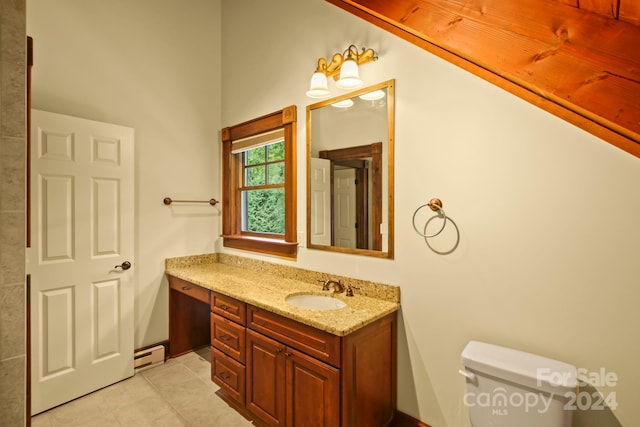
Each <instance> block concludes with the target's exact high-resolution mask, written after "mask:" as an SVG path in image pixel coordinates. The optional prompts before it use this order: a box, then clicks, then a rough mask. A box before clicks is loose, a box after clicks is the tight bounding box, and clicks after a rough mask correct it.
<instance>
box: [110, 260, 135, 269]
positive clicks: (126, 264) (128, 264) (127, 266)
mask: <svg viewBox="0 0 640 427" xmlns="http://www.w3.org/2000/svg"><path fill="white" fill-rule="evenodd" d="M113 268H121V269H122V270H128V269H130V268H131V263H130V262H129V261H125V262H123V263H122V264H120V265H116V266H115V267H113Z"/></svg>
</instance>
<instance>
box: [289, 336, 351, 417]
mask: <svg viewBox="0 0 640 427" xmlns="http://www.w3.org/2000/svg"><path fill="white" fill-rule="evenodd" d="M285 357H286V378H287V386H286V398H287V401H286V402H287V426H301V427H302V426H313V427H336V426H339V425H340V371H339V370H338V369H336V368H334V367H332V366H330V365H328V364H326V363H324V362H321V361H319V360H317V359H314V358H312V357H309V356H307V355H306V354H304V353H300V352H299V351H296V350H294V349H292V348H289V347H287V349H286V350H285Z"/></svg>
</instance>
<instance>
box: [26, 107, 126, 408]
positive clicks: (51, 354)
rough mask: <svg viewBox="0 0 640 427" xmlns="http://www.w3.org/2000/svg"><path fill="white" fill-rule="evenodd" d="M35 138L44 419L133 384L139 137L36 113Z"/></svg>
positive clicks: (33, 267) (32, 254)
mask: <svg viewBox="0 0 640 427" xmlns="http://www.w3.org/2000/svg"><path fill="white" fill-rule="evenodd" d="M31 134H32V154H31V158H32V163H31V206H32V207H31V226H32V242H31V248H30V249H28V251H27V272H28V273H29V274H30V275H31V325H32V326H31V360H32V369H31V372H32V374H31V375H32V379H31V382H32V413H33V414H37V413H39V412H42V411H44V410H46V409H49V408H51V407H54V406H57V405H59V404H61V403H64V402H67V401H69V400H72V399H74V398H76V397H79V396H82V395H85V394H87V393H90V392H92V391H94V390H97V389H99V388H102V387H105V386H107V385H109V384H112V383H115V382H117V381H120V380H122V379H124V378H128V377H130V376H132V375H133V316H134V313H133V294H134V290H133V272H132V270H131V269H126V268H122V267H121V266H122V265H123V263H124V262H125V261H128V262H130V263H131V264H133V263H134V260H133V255H134V216H133V211H134V205H133V194H134V186H133V180H134V162H133V156H134V150H133V149H134V146H133V143H134V132H133V129H131V128H127V127H122V126H116V125H112V124H107V123H101V122H95V121H90V120H84V119H79V118H76V117H69V116H64V115H60V114H54V113H48V112H44V111H38V110H32V128H31ZM116 266H118V267H116ZM125 267H126V265H125Z"/></svg>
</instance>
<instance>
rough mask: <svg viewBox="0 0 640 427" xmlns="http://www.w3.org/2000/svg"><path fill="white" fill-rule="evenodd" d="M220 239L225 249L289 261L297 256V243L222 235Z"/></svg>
mask: <svg viewBox="0 0 640 427" xmlns="http://www.w3.org/2000/svg"><path fill="white" fill-rule="evenodd" d="M222 238H223V242H224V243H223V245H224V246H225V247H227V248H234V249H242V250H245V251H252V252H260V253H264V254H269V255H278V256H282V257H285V258H291V259H296V258H297V255H298V243H297V242H285V241H284V240H277V239H266V238H264V237H253V236H242V235H226V234H223V235H222Z"/></svg>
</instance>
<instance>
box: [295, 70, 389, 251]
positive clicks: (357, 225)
mask: <svg viewBox="0 0 640 427" xmlns="http://www.w3.org/2000/svg"><path fill="white" fill-rule="evenodd" d="M393 107H394V81H393V80H389V81H387V82H383V83H380V84H377V85H375V86H370V87H368V88H364V89H360V90H357V91H355V92H351V93H349V94H346V95H343V96H340V97H336V98H332V99H328V100H324V101H322V102H318V103H316V104H312V105H309V106H307V247H309V248H311V249H321V250H328V251H336V252H345V253H354V254H361V255H369V256H376V257H381V258H393V134H394V119H393V117H394V109H393Z"/></svg>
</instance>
